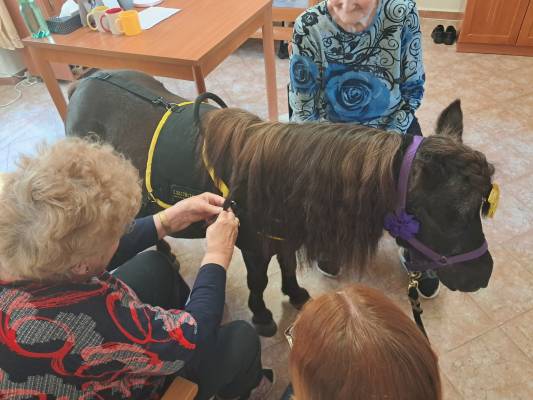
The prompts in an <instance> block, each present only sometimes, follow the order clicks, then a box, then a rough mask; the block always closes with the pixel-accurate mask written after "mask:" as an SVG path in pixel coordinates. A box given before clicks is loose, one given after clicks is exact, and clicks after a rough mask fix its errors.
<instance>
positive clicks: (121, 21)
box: [116, 10, 142, 36]
mask: <svg viewBox="0 0 533 400" xmlns="http://www.w3.org/2000/svg"><path fill="white" fill-rule="evenodd" d="M116 24H117V27H118V30H119V31H120V32H121V33H123V34H124V35H126V36H134V35H138V34H139V33H141V32H142V29H141V22H140V21H139V13H138V12H137V11H135V10H128V11H123V12H121V13H120V15H119V16H118V18H117V19H116Z"/></svg>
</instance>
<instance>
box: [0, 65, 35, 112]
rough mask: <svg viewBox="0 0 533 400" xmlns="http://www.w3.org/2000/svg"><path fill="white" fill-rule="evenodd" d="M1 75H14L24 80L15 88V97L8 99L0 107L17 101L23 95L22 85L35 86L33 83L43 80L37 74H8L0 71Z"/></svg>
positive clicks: (10, 76) (9, 76)
mask: <svg viewBox="0 0 533 400" xmlns="http://www.w3.org/2000/svg"><path fill="white" fill-rule="evenodd" d="M0 75H1V76H5V77H8V78H12V77H14V78H24V80H22V81H20V82H18V83H17V84H16V85H15V86H14V88H13V89H14V90H15V92H16V95H15V98H14V99H13V100H10V101H8V102H7V103H5V104H0V108H6V107H9V106H10V105H12V104H14V103H15V102H17V101H18V100H19V99H20V98H21V97H22V90H21V89H20V87H21V86H24V87H30V86H33V85H35V84H37V83H40V82H41V80H40V79H39V78H37V77H35V76H27V75H23V76H20V75H6V74H2V73H0Z"/></svg>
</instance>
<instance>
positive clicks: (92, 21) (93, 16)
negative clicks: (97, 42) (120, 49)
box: [87, 6, 109, 32]
mask: <svg viewBox="0 0 533 400" xmlns="http://www.w3.org/2000/svg"><path fill="white" fill-rule="evenodd" d="M108 8H109V7H106V6H98V7H95V8H93V9H92V10H91V12H90V13H88V14H87V25H88V26H89V28H91V29H92V30H93V31H99V32H105V30H104V28H103V27H102V24H101V23H100V17H101V16H102V15H104V14H105V12H106V10H107V9H108Z"/></svg>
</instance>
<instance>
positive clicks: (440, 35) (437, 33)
mask: <svg viewBox="0 0 533 400" xmlns="http://www.w3.org/2000/svg"><path fill="white" fill-rule="evenodd" d="M431 37H432V38H433V41H434V42H435V43H437V44H440V43H444V26H443V25H437V26H436V27H435V29H433V32H431Z"/></svg>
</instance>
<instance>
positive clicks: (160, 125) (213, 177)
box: [144, 101, 229, 208]
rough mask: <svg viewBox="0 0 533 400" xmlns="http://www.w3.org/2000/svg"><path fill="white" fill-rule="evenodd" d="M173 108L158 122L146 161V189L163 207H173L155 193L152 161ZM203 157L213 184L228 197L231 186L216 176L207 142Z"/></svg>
mask: <svg viewBox="0 0 533 400" xmlns="http://www.w3.org/2000/svg"><path fill="white" fill-rule="evenodd" d="M189 104H194V102H192V101H184V102H183V103H179V104H176V107H183V106H186V105H189ZM172 112H173V109H172V108H171V109H168V110H167V112H166V113H165V114H164V115H163V117H162V118H161V120H160V121H159V123H158V124H157V128H156V129H155V132H154V135H153V136H152V141H151V142H150V148H149V149H148V159H147V161H146V173H145V177H144V183H145V186H146V191H147V192H148V196H150V199H152V201H154V202H155V203H157V205H159V206H160V207H163V208H169V207H172V204H168V203H166V202H164V201H163V200H161V199H158V198H157V197H156V196H155V194H154V189H153V187H152V162H153V159H154V152H155V147H156V145H157V140H158V139H159V134H160V133H161V130H162V129H163V127H164V126H165V123H166V122H167V119H168V118H169V117H170V116H171V115H172ZM202 159H203V161H204V165H205V168H206V169H207V172H208V173H209V176H210V177H211V180H212V181H213V184H214V185H215V187H216V188H217V189H218V190H219V191H220V193H222V196H223V197H228V195H229V188H228V186H227V185H226V183H225V182H224V181H223V180H222V179H220V178H219V177H217V176H216V174H215V170H214V168H213V167H212V166H211V165H210V164H209V160H208V159H207V153H206V151H205V142H204V145H203V148H202Z"/></svg>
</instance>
